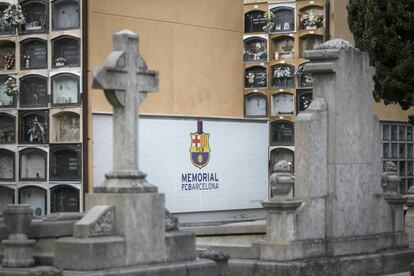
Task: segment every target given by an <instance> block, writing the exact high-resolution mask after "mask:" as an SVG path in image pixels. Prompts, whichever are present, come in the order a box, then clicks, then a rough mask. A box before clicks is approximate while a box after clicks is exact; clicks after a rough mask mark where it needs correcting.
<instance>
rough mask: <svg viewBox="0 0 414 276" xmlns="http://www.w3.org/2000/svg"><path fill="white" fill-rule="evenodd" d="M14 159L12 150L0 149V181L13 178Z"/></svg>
mask: <svg viewBox="0 0 414 276" xmlns="http://www.w3.org/2000/svg"><path fill="white" fill-rule="evenodd" d="M14 161H15V153H14V152H12V151H9V150H5V149H0V181H13V180H14V168H15V166H14Z"/></svg>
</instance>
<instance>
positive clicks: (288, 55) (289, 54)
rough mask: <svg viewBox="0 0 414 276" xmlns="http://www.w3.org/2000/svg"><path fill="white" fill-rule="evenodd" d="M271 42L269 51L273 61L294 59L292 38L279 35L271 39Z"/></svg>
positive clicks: (293, 40) (293, 41)
mask: <svg viewBox="0 0 414 276" xmlns="http://www.w3.org/2000/svg"><path fill="white" fill-rule="evenodd" d="M271 41H272V42H271V43H272V47H271V49H272V52H273V55H274V58H275V60H286V59H294V58H295V39H294V38H293V37H291V36H287V35H281V36H277V37H275V38H273V39H272V40H271Z"/></svg>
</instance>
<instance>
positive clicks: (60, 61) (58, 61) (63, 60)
mask: <svg viewBox="0 0 414 276" xmlns="http://www.w3.org/2000/svg"><path fill="white" fill-rule="evenodd" d="M65 64H66V58H63V57H60V58H57V59H55V65H56V66H65Z"/></svg>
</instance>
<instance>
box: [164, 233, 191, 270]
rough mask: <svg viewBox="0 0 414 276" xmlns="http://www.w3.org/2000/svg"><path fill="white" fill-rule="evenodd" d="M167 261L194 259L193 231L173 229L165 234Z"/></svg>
mask: <svg viewBox="0 0 414 276" xmlns="http://www.w3.org/2000/svg"><path fill="white" fill-rule="evenodd" d="M165 245H166V247H167V262H182V261H187V260H194V259H195V258H196V257H197V251H196V242H195V234H194V233H193V232H185V231H173V232H167V233H166V234H165Z"/></svg>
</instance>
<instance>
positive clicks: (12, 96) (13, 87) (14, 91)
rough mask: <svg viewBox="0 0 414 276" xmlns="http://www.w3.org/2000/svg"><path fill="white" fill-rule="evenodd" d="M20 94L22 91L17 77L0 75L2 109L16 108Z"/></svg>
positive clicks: (0, 104)
mask: <svg viewBox="0 0 414 276" xmlns="http://www.w3.org/2000/svg"><path fill="white" fill-rule="evenodd" d="M19 93H20V90H19V86H18V85H17V79H16V78H15V77H12V76H7V75H0V108H2V107H15V106H16V102H17V100H16V99H17V96H18V95H19Z"/></svg>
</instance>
